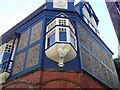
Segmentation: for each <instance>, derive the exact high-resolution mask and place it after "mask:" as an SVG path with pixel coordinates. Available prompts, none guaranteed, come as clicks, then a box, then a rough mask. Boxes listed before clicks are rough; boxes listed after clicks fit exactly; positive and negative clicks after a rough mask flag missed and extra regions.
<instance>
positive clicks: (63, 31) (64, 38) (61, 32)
mask: <svg viewBox="0 0 120 90" xmlns="http://www.w3.org/2000/svg"><path fill="white" fill-rule="evenodd" d="M59 41H67V36H66V29H64V28H59Z"/></svg>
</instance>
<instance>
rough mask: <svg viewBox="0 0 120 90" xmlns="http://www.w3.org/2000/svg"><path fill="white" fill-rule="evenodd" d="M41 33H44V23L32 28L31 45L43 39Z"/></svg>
mask: <svg viewBox="0 0 120 90" xmlns="http://www.w3.org/2000/svg"><path fill="white" fill-rule="evenodd" d="M41 32H42V21H41V22H39V23H37V24H36V25H34V26H33V27H32V32H31V37H30V44H32V43H34V42H36V41H38V40H39V39H40V38H41Z"/></svg>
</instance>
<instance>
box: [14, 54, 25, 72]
mask: <svg viewBox="0 0 120 90" xmlns="http://www.w3.org/2000/svg"><path fill="white" fill-rule="evenodd" d="M25 54H26V52H23V53H20V54H19V55H17V56H16V59H15V62H14V68H13V73H12V74H16V73H18V72H21V71H22V70H23V65H24V59H25Z"/></svg>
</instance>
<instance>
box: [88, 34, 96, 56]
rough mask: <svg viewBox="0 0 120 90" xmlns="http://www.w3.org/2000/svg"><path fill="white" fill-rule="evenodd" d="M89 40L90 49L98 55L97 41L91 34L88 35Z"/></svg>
mask: <svg viewBox="0 0 120 90" xmlns="http://www.w3.org/2000/svg"><path fill="white" fill-rule="evenodd" d="M88 42H89V47H90V51H91V52H92V53H93V54H94V55H96V47H95V41H94V40H93V39H92V37H91V36H89V35H88Z"/></svg>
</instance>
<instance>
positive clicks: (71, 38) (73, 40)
mask: <svg viewBox="0 0 120 90" xmlns="http://www.w3.org/2000/svg"><path fill="white" fill-rule="evenodd" d="M70 42H71V44H72V45H73V46H75V39H74V38H73V36H71V35H70Z"/></svg>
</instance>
